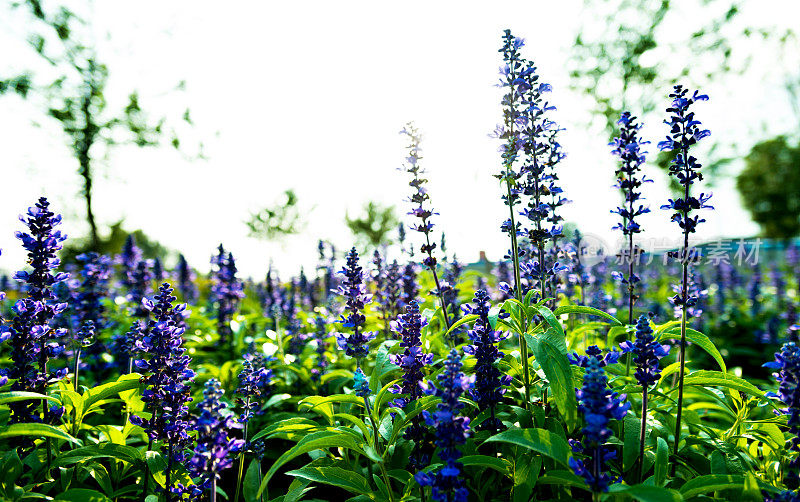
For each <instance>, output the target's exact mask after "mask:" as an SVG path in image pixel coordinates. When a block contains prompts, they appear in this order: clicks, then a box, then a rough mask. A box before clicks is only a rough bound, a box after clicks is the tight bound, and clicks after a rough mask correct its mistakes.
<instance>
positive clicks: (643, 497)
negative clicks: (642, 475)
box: [609, 484, 683, 502]
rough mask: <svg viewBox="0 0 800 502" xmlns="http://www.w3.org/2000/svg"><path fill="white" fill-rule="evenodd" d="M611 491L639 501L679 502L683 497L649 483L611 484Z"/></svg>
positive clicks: (673, 491)
mask: <svg viewBox="0 0 800 502" xmlns="http://www.w3.org/2000/svg"><path fill="white" fill-rule="evenodd" d="M609 492H611V493H624V494H626V495H630V496H631V497H633V498H634V499H636V500H639V501H641V502H680V501H681V500H683V497H682V496H681V494H680V493H678V492H676V491H675V490H669V489H667V488H662V487H660V486H650V485H633V486H628V485H622V484H616V485H612V486H611V488H610V489H609Z"/></svg>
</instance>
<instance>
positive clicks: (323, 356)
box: [311, 315, 331, 381]
mask: <svg viewBox="0 0 800 502" xmlns="http://www.w3.org/2000/svg"><path fill="white" fill-rule="evenodd" d="M328 336H329V335H328V323H327V321H326V320H325V317H324V316H322V315H317V316H316V317H315V318H314V343H315V345H316V348H315V349H314V351H315V352H316V353H317V364H316V367H314V368H313V369H312V370H311V376H312V378H313V379H314V380H317V381H318V380H319V379H320V378H321V377H322V375H324V374H325V371H326V370H327V369H328V366H330V365H331V362H330V360H329V359H328V345H329V343H328Z"/></svg>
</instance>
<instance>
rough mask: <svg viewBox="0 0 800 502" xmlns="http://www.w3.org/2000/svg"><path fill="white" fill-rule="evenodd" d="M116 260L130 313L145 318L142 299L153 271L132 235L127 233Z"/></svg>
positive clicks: (147, 292) (148, 288) (151, 279)
mask: <svg viewBox="0 0 800 502" xmlns="http://www.w3.org/2000/svg"><path fill="white" fill-rule="evenodd" d="M116 261H117V263H118V264H119V265H120V267H121V269H120V274H121V275H122V278H121V281H120V285H121V286H122V290H123V291H124V294H125V295H126V297H127V299H128V302H129V304H130V306H131V314H132V315H133V316H134V317H138V318H140V319H145V318H147V310H146V309H145V308H144V307H143V306H142V299H143V298H146V297H147V296H148V295H149V294H150V292H151V283H152V281H153V273H152V271H151V270H150V268H151V267H150V264H149V263H148V262H147V260H145V259H144V258H143V257H142V250H141V249H139V247H138V246H137V245H136V240H135V239H134V237H133V235H128V238H127V239H126V240H125V244H124V245H123V246H122V252H121V253H120V254H119V256H117V260H116Z"/></svg>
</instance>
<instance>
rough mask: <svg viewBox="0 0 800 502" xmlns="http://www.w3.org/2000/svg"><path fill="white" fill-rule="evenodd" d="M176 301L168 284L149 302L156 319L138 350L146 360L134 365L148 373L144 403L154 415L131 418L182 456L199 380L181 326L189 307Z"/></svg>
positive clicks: (145, 376)
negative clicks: (194, 387) (193, 386)
mask: <svg viewBox="0 0 800 502" xmlns="http://www.w3.org/2000/svg"><path fill="white" fill-rule="evenodd" d="M175 300H176V298H175V296H173V295H172V287H171V286H170V285H169V284H167V283H164V284H162V285H161V287H160V288H159V292H158V295H156V296H155V297H154V298H153V300H152V301H151V300H149V299H145V300H144V302H143V303H144V306H145V308H146V309H147V310H149V311H150V312H151V313H152V315H153V319H151V320H150V322H149V324H148V326H147V330H146V332H145V333H143V334H142V336H141V338H140V339H139V340H136V342H135V343H136V350H137V351H139V352H141V353H142V356H143V357H142V358H141V359H137V360H135V361H134V363H135V366H136V368H137V369H138V370H140V371H141V372H142V373H144V376H142V378H141V381H142V383H143V384H144V385H145V390H144V392H143V393H142V401H144V402H145V404H146V405H147V408H148V411H150V412H151V413H152V417H151V418H149V419H146V418H142V417H138V416H135V415H134V416H131V418H130V420H131V423H133V424H134V425H139V426H141V427H142V428H144V429H145V430H146V431H147V433H148V435H149V436H150V438H151V439H153V440H154V441H155V440H163V441H166V442H170V443H171V444H172V445H173V446H175V447H177V448H176V451H177V452H180V451H182V449H181V448H180V446H181V445H184V444H187V443H188V440H189V436H188V435H187V434H186V429H187V427H188V422H187V421H186V418H187V414H188V407H187V406H186V403H188V402H189V401H191V400H192V398H191V397H190V391H191V388H190V386H189V384H190V383H191V382H192V379H193V378H194V376H195V373H194V371H193V370H191V369H190V368H189V363H190V362H191V358H190V357H189V356H187V355H185V353H186V349H185V348H184V347H183V337H182V336H183V333H184V331H185V328H183V327H179V323H180V322H181V321H182V320H183V317H184V316H185V315H186V314H187V313H188V312H187V311H186V304H180V305H175V306H173V304H172V303H173V302H174V301H175ZM176 458H177V457H176Z"/></svg>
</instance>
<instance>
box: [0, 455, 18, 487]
mask: <svg viewBox="0 0 800 502" xmlns="http://www.w3.org/2000/svg"><path fill="white" fill-rule="evenodd" d="M21 474H22V461H21V460H20V459H19V455H18V454H17V449H16V448H14V449H13V450H11V451H8V452H6V454H5V455H4V456H3V465H2V466H0V485H2V486H6V487H10V486H12V485H14V483H15V482H16V481H17V479H18V478H19V477H20V475H21Z"/></svg>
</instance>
